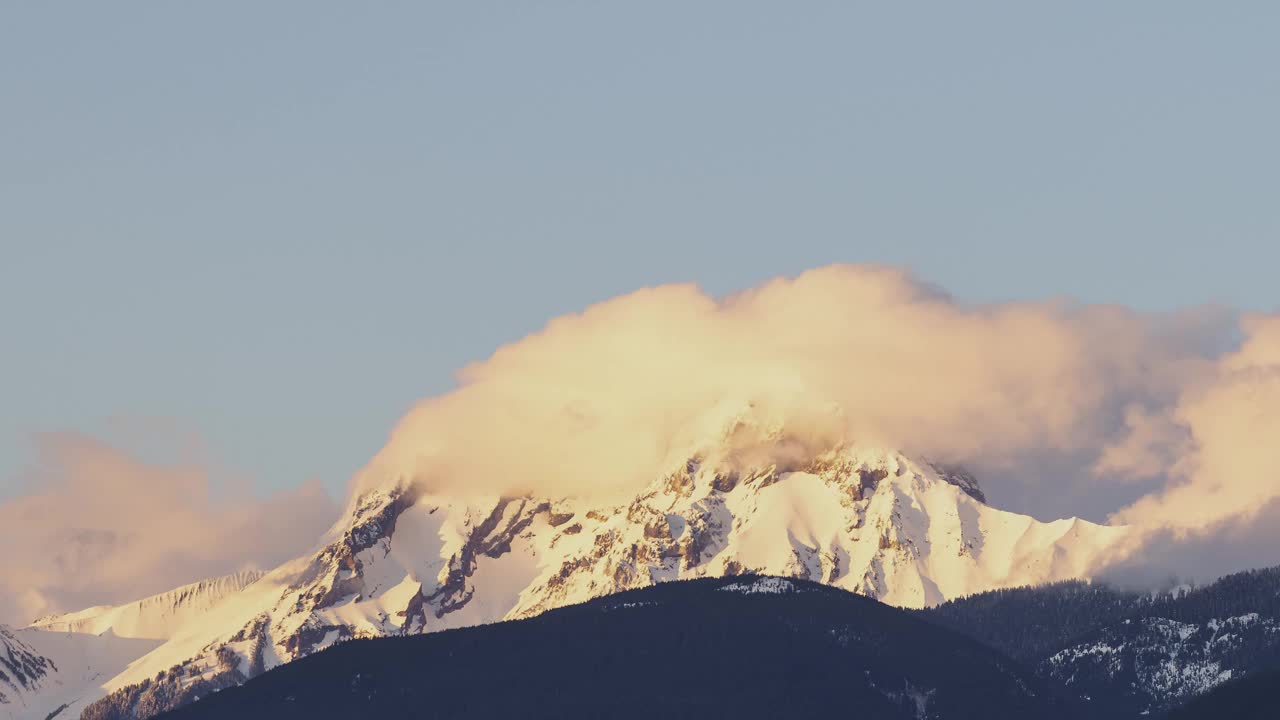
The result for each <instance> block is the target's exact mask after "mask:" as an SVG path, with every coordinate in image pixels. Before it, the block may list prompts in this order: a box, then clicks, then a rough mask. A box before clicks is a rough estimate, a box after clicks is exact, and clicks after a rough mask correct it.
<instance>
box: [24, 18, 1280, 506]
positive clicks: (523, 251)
mask: <svg viewBox="0 0 1280 720" xmlns="http://www.w3.org/2000/svg"><path fill="white" fill-rule="evenodd" d="M374 5H376V9H372V8H373V6H374ZM1278 37H1280V5H1277V4H1275V3H1273V2H1233V3H1204V2H1196V3H1191V2H1127V3H1115V2H1097V3H1055V4H1049V3H1028V2H1007V3H983V2H971V3H856V2H802V3H780V2H774V3H755V2H743V1H742V0H735V1H733V2H722V3H716V2H698V3H688V2H678V3H665V2H643V3H626V4H623V3H608V2H587V1H585V0H565V1H559V2H551V1H536V2H510V3H491V2H478V1H475V0H468V1H467V2H458V3H450V4H441V3H426V2H414V3H377V4H371V3H321V2H314V1H309V2H298V3H285V2H278V3H261V2H251V3H250V2H244V3H236V2H218V3H205V4H202V5H200V6H197V5H196V4H194V3H146V4H143V3H79V4H71V3H66V4H57V5H56V6H55V4H53V3H11V4H7V5H6V6H5V7H4V8H3V9H2V10H0V128H3V132H0V249H2V250H3V253H2V254H0V343H2V345H3V353H2V357H3V371H2V372H0V497H3V496H4V495H7V494H12V493H13V492H15V483H16V480H15V478H16V477H17V476H18V474H19V469H20V468H21V467H22V466H23V465H24V464H26V463H28V462H29V461H30V455H31V443H30V434H31V433H32V432H37V431H56V430H82V431H87V432H91V433H95V434H100V435H104V436H106V437H108V438H111V439H116V440H120V441H122V442H124V443H126V444H129V443H131V442H134V441H136V439H137V438H138V437H141V436H149V437H152V440H151V441H150V442H151V445H150V446H149V447H150V449H152V450H154V449H155V448H156V447H160V446H164V445H165V442H166V441H163V440H162V441H159V442H157V441H156V440H154V436H155V431H156V430H157V429H164V432H162V433H161V436H162V437H169V438H171V442H172V443H175V444H180V440H181V439H182V438H183V437H185V436H187V435H191V436H198V437H200V438H202V441H203V443H204V451H203V452H204V454H205V456H206V457H207V458H208V459H209V460H210V461H211V462H213V463H214V464H215V465H216V466H217V467H219V468H221V469H223V470H225V471H227V472H232V473H235V474H238V475H244V476H249V477H252V478H255V479H256V480H258V481H259V482H260V483H261V485H262V487H264V488H274V487H284V486H289V485H293V484H296V483H297V482H299V481H301V480H303V479H306V478H311V477H318V478H320V479H322V480H323V481H325V483H326V484H327V485H328V486H329V487H331V488H333V489H335V490H336V489H337V488H339V487H341V486H342V484H343V483H344V482H345V480H346V478H347V477H348V476H349V474H350V473H351V472H352V471H353V470H355V469H356V468H358V467H359V466H360V465H361V464H363V462H364V461H366V460H367V459H368V458H369V457H370V456H371V455H372V453H373V452H375V451H376V450H377V449H378V447H379V446H380V445H381V444H382V441H383V439H384V437H385V435H386V433H387V431H388V430H389V428H390V427H391V425H392V424H393V423H394V421H395V420H396V419H397V418H398V417H399V416H400V414H401V412H402V411H403V410H404V409H405V408H406V407H407V406H408V405H409V404H410V403H411V402H412V401H414V400H415V399H417V398H420V397H423V396H427V395H431V394H435V393H438V392H441V391H444V390H446V389H448V388H449V387H450V386H451V384H452V382H453V373H454V371H455V370H456V369H457V368H459V367H460V366H461V365H463V364H464V363H465V362H467V361H468V360H472V359H477V358H480V357H483V356H484V355H486V354H487V353H488V352H490V351H491V350H492V349H493V348H495V347H496V346H497V345H498V344H500V343H502V342H506V341H510V340H514V339H517V338H519V337H520V336H522V335H524V334H526V333H528V332H530V331H532V330H535V329H537V328H539V327H540V326H541V325H542V324H543V323H545V321H546V320H547V319H549V318H550V317H552V316H554V315H556V314H559V313H563V312H567V311H572V310H576V309H580V308H582V307H583V306H585V305H587V304H588V303H591V302H594V301H598V300H602V299H605V298H607V297H610V296H612V295H615V294H619V293H622V292H625V291H629V290H631V289H634V288H636V287H638V286H641V285H646V284H654V283H663V282H671V281H696V282H698V283H700V284H702V285H703V286H704V287H706V288H708V289H709V290H710V291H712V292H715V293H724V292H728V291H731V290H734V289H738V288H742V287H745V286H749V285H751V284H754V283H756V282H758V281H760V280H762V279H764V278H767V277H770V276H773V275H777V274H792V273H796V272H798V271H800V270H803V269H805V268H809V267H813V266H817V265H822V264H827V263H831V262H837V261H853V262H861V261H875V262H883V263H892V264H899V265H907V266H910V267H911V268H913V269H914V270H915V271H916V272H917V273H919V274H920V275H921V276H922V277H924V278H926V279H927V280H930V281H932V282H935V283H938V284H940V285H943V286H945V287H947V288H948V289H950V290H951V291H953V292H954V293H955V294H957V295H958V296H960V297H962V298H965V299H970V300H991V299H1005V298H1021V297H1042V296H1046V295H1058V294H1066V295H1071V296H1074V297H1078V298H1082V299H1085V300H1089V301H1105V302H1117V303H1125V304H1129V305H1135V306H1138V307H1142V308H1149V309H1167V308H1175V307H1180V306H1185V305H1193V304H1199V303H1206V302H1214V303H1222V304H1227V305H1230V306H1233V307H1241V308H1251V309H1272V308H1275V307H1276V306H1277V304H1278V301H1280V294H1278V291H1277V289H1276V287H1277V286H1276V281H1275V274H1276V267H1277V264H1278V263H1280V141H1278V140H1277V130H1276V128H1278V127H1280V43H1277V42H1276V38H1278ZM174 428H176V430H174Z"/></svg>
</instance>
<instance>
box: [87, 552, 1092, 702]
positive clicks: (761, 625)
mask: <svg viewBox="0 0 1280 720" xmlns="http://www.w3.org/2000/svg"><path fill="white" fill-rule="evenodd" d="M131 699H132V698H131V695H130V693H129V692H126V693H122V694H119V695H117V696H113V699H111V700H108V701H103V702H102V703H99V704H98V705H96V706H94V708H91V711H90V712H89V713H86V715H85V717H86V719H87V720H98V719H99V718H111V717H121V716H123V715H125V714H127V712H125V711H126V710H127V708H126V707H125V706H127V705H128V703H129V702H130V701H131ZM1078 712H1079V708H1077V707H1076V706H1074V705H1073V704H1072V701H1071V700H1070V699H1068V698H1067V697H1066V696H1065V695H1064V694H1062V693H1060V692H1058V691H1057V690H1055V689H1054V687H1053V686H1052V685H1051V684H1049V683H1046V682H1044V681H1042V680H1040V679H1038V678H1036V677H1035V675H1034V673H1032V672H1030V671H1028V670H1027V669H1025V668H1023V667H1022V666H1020V665H1019V664H1018V663H1016V662H1014V661H1013V660H1011V659H1010V658H1008V657H1006V656H1004V655H1002V654H1001V653H999V652H996V651H994V650H991V649H989V648H987V647H985V646H983V645H981V644H979V643H977V642H974V641H972V640H970V639H968V638H966V637H964V636H963V635H960V634H958V633H954V632H951V631H949V630H946V629H944V628H940V627H938V626H936V625H933V624H931V623H928V622H925V621H922V620H919V619H917V618H914V617H912V616H911V615H910V614H908V613H906V612H904V611H902V610H899V609H896V608H893V607H889V606H887V605H883V604H881V603H878V602H876V601H874V600H870V599H867V598H864V597H859V596H856V595H853V594H851V593H848V592H845V591H842V590H838V589H834V588H830V587H827V586H823V585H819V584H816V583H812V582H808V581H803V580H793V579H781V578H771V577H757V576H743V577H737V578H724V579H703V580H691V581H687V582H673V583H667V584H664V585H660V586H655V587H651V588H646V589H641V590H633V591H629V592H624V593H621V594H617V595H612V596H609V597H606V598H599V599H596V600H591V601H589V602H586V603H584V604H580V605H574V606H571V607H566V608H561V609H558V610H552V611H550V612H546V613H543V614H541V615H539V616H537V617H535V618H532V619H527V620H520V621H515V622H506V623H498V624H494V625H486V626H479V627H474V628H466V629H460V630H452V631H448V632H441V633H432V634H430V635H425V636H419V637H400V638H386V639H378V640H354V641H350V642H345V643H339V644H338V645H336V646H334V647H332V648H329V649H327V650H325V651H324V652H320V653H317V654H315V655H313V656H311V657H308V658H305V659H302V660H300V661H298V662H295V663H291V664H289V665H286V666H284V667H281V668H278V669H276V670H273V671H271V672H268V673H265V674H264V675H262V676H261V677H258V678H256V679H253V680H250V681H249V682H248V683H247V684H245V685H244V686H242V687H237V688H231V689H227V690H223V691H222V692H219V693H217V694H215V695H212V696H210V697H207V698H204V699H203V700H201V701H199V702H197V703H194V704H192V705H188V706H186V707H183V708H181V709H179V710H177V711H175V712H173V713H171V714H168V715H165V716H163V717H165V718H172V719H173V720H200V719H201V718H238V719H241V720H255V719H257V718H263V719H264V720H265V719H270V720H282V719H285V718H307V719H308V720H314V719H315V718H324V717H383V718H391V717H421V718H433V717H439V718H456V717H547V718H550V717H610V718H645V719H650V718H657V717H733V718H778V717H836V716H848V715H853V716H856V717H859V718H868V719H869V720H876V719H883V720H930V719H938V720H943V719H945V720H965V719H968V718H973V719H974V720H977V719H978V718H982V719H983V720H990V719H992V718H1037V719H1042V720H1053V719H1054V718H1069V717H1079V714H1078Z"/></svg>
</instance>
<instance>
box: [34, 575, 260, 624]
mask: <svg viewBox="0 0 1280 720" xmlns="http://www.w3.org/2000/svg"><path fill="white" fill-rule="evenodd" d="M263 575H264V573H262V572H258V571H253V570H247V571H244V572H238V573H233V574H231V575H224V576H222V577H216V578H210V579H208V580H201V581H200V582H196V583H192V584H190V585H183V586H182V587H178V588H174V589H173V590H169V591H167V592H163V593H160V594H158V595H152V596H151V597H147V598H143V599H141V600H138V601H136V602H131V603H125V604H123V605H115V606H105V607H93V608H88V609H87V610H81V611H79V612H74V613H66V614H62V615H49V616H46V617H42V618H40V619H38V620H36V621H35V622H33V623H31V625H30V627H32V628H36V629H39V630H48V631H52V632H69V633H82V634H88V635H100V634H102V633H104V632H107V631H111V632H112V633H114V634H116V635H118V636H120V637H127V638H149V639H155V640H167V639H169V638H170V637H172V636H173V634H174V633H175V632H176V631H177V630H178V628H180V627H182V626H183V624H185V623H186V622H188V621H190V620H192V619H197V618H200V617H201V616H203V615H204V614H205V613H206V612H208V611H209V610H210V609H212V608H213V607H214V606H215V605H217V604H218V603H220V602H222V599H223V598H225V597H227V596H228V595H231V594H233V593H237V592H240V591H241V590H243V589H244V588H245V587H247V586H248V585H250V584H252V583H254V582H256V581H257V580H258V578H260V577H262V576H263Z"/></svg>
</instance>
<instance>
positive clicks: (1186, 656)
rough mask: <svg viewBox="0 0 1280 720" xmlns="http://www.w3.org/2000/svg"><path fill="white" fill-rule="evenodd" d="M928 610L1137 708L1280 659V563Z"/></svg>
mask: <svg viewBox="0 0 1280 720" xmlns="http://www.w3.org/2000/svg"><path fill="white" fill-rule="evenodd" d="M921 615H922V616H923V617H925V618H928V619H933V620H934V621H935V622H939V623H940V624H942V625H944V626H947V627H951V628H953V629H955V630H957V631H960V632H964V633H966V634H969V635H970V636H972V637H974V638H976V639H979V640H981V641H983V642H985V643H988V644H990V645H992V646H993V647H996V648H999V649H1001V650H1003V651H1005V652H1007V653H1009V654H1010V655H1011V656H1013V657H1015V658H1017V659H1019V660H1021V661H1023V662H1026V663H1029V664H1030V665H1032V666H1034V667H1035V668H1036V670H1037V672H1038V674H1039V675H1040V676H1041V677H1043V678H1046V679H1049V680H1055V681H1058V682H1061V683H1063V684H1064V685H1065V686H1067V687H1068V688H1070V689H1071V690H1072V691H1073V692H1075V693H1077V694H1080V695H1083V696H1088V697H1091V698H1094V699H1095V700H1097V701H1098V702H1100V703H1105V704H1106V705H1108V706H1109V707H1111V708H1114V709H1115V710H1116V711H1117V712H1120V713H1122V714H1127V715H1128V716H1134V715H1137V714H1139V713H1143V712H1150V713H1159V712H1162V711H1165V710H1168V709H1169V708H1171V707H1174V706H1176V705H1179V704H1181V703H1183V702H1186V701H1187V700H1189V699H1191V698H1193V697H1195V696H1197V695H1200V694H1202V693H1204V692H1206V691H1208V690H1210V689H1212V688H1214V687H1216V686H1218V685H1221V684H1222V683H1224V682H1226V681H1228V680H1231V679H1233V678H1239V677H1242V676H1248V675H1249V674H1250V673H1254V672H1258V671H1262V670H1265V669H1268V668H1271V667H1275V666H1278V665H1280V568H1270V569H1265V570H1251V571H1248V572H1244V573H1238V574H1235V575H1229V576H1226V577H1224V578H1221V579H1220V580H1218V581H1217V582H1214V583H1212V584H1210V585H1207V586H1204V587H1199V588H1187V587H1182V588H1177V589H1175V590H1172V591H1167V592H1161V593H1126V592H1122V591H1118V590H1115V589H1112V588H1108V587H1105V586H1096V585H1088V584H1085V583H1080V582H1072V583H1061V584H1057V585H1053V586H1049V587H1042V588H1022V589H1014V590H1001V591H996V592H990V593H984V594H981V595H978V596H975V597H970V598H964V599H960V600H956V601H953V602H949V603H946V604H943V605H940V606H938V607H936V608H932V609H930V610H926V611H923V612H922V613H921Z"/></svg>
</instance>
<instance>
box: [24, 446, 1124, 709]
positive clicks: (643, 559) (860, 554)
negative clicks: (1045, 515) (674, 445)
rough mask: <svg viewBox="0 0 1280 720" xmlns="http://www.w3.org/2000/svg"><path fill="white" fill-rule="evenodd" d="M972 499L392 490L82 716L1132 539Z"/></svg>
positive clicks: (858, 455) (839, 492)
mask: <svg viewBox="0 0 1280 720" xmlns="http://www.w3.org/2000/svg"><path fill="white" fill-rule="evenodd" d="M983 500H984V498H983V495H982V493H981V491H980V489H979V488H978V486H977V483H976V481H975V480H974V479H973V478H972V477H971V476H970V475H968V474H966V473H964V472H962V471H958V470H950V469H946V468H940V467H935V466H933V465H931V464H929V463H927V462H922V461H916V460H912V459H910V458H908V457H906V456H904V455H902V454H900V453H897V452H889V451H880V450H868V449H865V448H855V447H841V448H837V449H835V450H832V451H830V452H828V453H826V454H823V455H821V456H819V457H817V458H816V459H814V460H811V461H807V462H805V463H804V464H803V465H800V466H796V467H779V466H777V465H773V464H771V465H768V466H764V467H754V468H747V469H744V468H738V469H736V470H733V469H728V467H727V466H726V465H723V464H717V463H715V462H712V461H707V460H704V459H702V458H693V459H690V460H689V461H688V462H686V463H684V464H683V466H682V467H678V468H677V469H675V470H674V471H673V472H670V473H669V474H667V475H665V476H663V477H659V478H656V479H655V480H654V481H653V482H652V483H651V484H650V485H649V486H648V487H647V488H645V489H644V490H643V491H641V492H640V493H638V494H636V495H635V496H634V498H632V499H631V500H630V501H629V502H625V503H620V504H599V503H590V502H585V501H581V500H573V499H554V500H552V499H540V498H533V497H473V498H458V497H445V496H441V495H437V494H432V493H429V492H422V491H420V490H418V489H417V488H415V487H414V486H411V485H408V484H403V483H401V484H393V485H392V486H391V487H384V488H382V489H376V490H372V491H369V492H366V493H364V494H363V495H361V496H359V497H358V498H357V499H356V501H355V502H354V503H353V504H352V507H351V508H350V510H349V512H348V513H347V515H346V517H345V518H344V519H343V520H342V521H341V522H340V523H339V524H338V525H336V526H335V528H334V530H333V531H331V533H330V536H329V538H328V539H327V541H326V542H325V543H324V544H323V546H322V547H320V549H319V550H318V551H317V552H316V553H314V554H313V555H311V556H308V557H303V558H299V559H297V560H295V561H292V562H289V563H286V564H284V565H283V566H281V567H279V568H276V569H275V570H273V571H272V572H270V573H268V574H267V575H265V576H263V577H262V578H260V579H258V580H257V581H256V582H253V583H251V584H248V585H247V586H246V587H244V588H243V589H242V590H240V591H238V592H233V593H231V594H229V595H227V596H226V597H225V598H223V599H222V600H221V601H220V602H217V603H214V604H212V605H210V606H209V607H207V608H205V609H203V610H202V611H201V612H200V616H199V621H198V622H191V623H176V625H175V626H166V629H167V631H169V632H170V633H171V634H170V635H169V636H168V637H167V638H166V640H165V642H164V643H163V644H161V645H160V646H159V647H156V648H155V649H154V650H151V651H150V652H148V653H147V654H146V655H145V656H144V657H141V658H140V659H139V660H138V661H137V662H135V663H133V664H131V665H130V666H129V667H128V668H127V669H124V671H123V672H120V673H118V674H117V675H115V676H114V677H112V678H110V679H109V680H107V681H106V682H105V683H103V685H102V691H103V692H106V693H111V697H109V698H107V699H104V700H103V701H101V702H99V703H96V704H94V705H93V706H91V707H89V708H88V711H87V712H86V713H85V717H86V718H124V717H140V716H145V715H148V714H152V713H154V712H158V711H160V710H163V709H165V708H167V707H172V706H174V705H178V704H182V703H185V702H189V701H191V700H194V699H196V698H198V697H200V696H202V695H205V694H208V693H209V692H213V691H215V690H217V689H220V688H223V687H227V686H230V685H234V684H238V683H240V682H243V681H244V680H245V679H247V678H248V677H252V676H254V675H257V674H259V673H261V672H263V671H264V670H266V669H270V668H272V667H274V666H276V665H279V664H281V663H285V662H288V661H290V660H293V659H295V658H298V657H301V656H304V655H308V654H311V653H314V652H316V651H318V650H321V649H323V648H325V647H328V646H330V645H332V644H334V643H336V642H338V641H340V640H343V639H347V638H353V637H365V636H384V635H395V634H413V633H422V632H431V631H435V630H441V629H445V628H451V627H459V626H465V625H475V624H481V623H488V622H494V621H497V620H502V619H510V618H521V617H528V616H532V615H536V614H539V613H541V612H542V611H544V610H547V609H549V608H553V607H559V606H563V605H568V604H572V603H576V602H581V601H584V600H588V599H590V598H594V597H598V596H601V595H606V594H609V593H613V592H617V591H620V590H626V589H631V588H639V587H644V586H647V585H651V584H654V583H658V582H662V581H665V580H672V579H676V578H690V577H702V576H721V575H734V574H741V573H746V572H754V573H761V574H769V575H782V576H790V577H798V578H804V579H809V580H814V581H818V582H822V583H826V584H830V585H834V586H838V587H841V588H845V589H848V590H852V591H854V592H858V593H861V594H864V595H868V596H871V597H874V598H878V599H881V600H884V601H886V602H889V603H892V604H896V605H902V606H910V607H920V606H923V605H928V604H933V603H937V602H940V601H942V600H945V599H948V598H952V597H956V596H959V595H964V594H969V593H973V592H978V591H981V590H986V589H990V588H995V587H1004V586H1009V585H1019V584H1027V583H1038V582H1044V581H1047V580H1054V579H1059V578H1066V577H1074V576H1078V575H1081V574H1085V573H1087V572H1088V570H1089V569H1090V567H1091V565H1092V564H1093V563H1094V562H1095V561H1096V560H1097V558H1098V557H1099V556H1100V554H1102V553H1105V552H1106V551H1107V550H1108V548H1111V547H1113V546H1114V545H1115V544H1116V543H1118V542H1119V541H1120V540H1121V538H1123V537H1124V536H1125V535H1126V530H1125V529H1123V528H1114V527H1105V526H1099V525H1094V524H1091V523H1088V522H1084V521H1081V520H1077V519H1069V520H1059V521H1056V522H1051V523H1042V522H1038V521H1036V520H1035V519H1033V518H1030V517H1026V516H1023V515H1017V514H1013V513H1008V512H1003V511H1000V510H996V509H994V508H992V507H989V506H988V505H986V504H985V503H984V501H983ZM102 617H105V615H104V614H103V613H101V612H90V613H78V614H76V615H75V616H64V617H63V618H60V619H54V620H45V621H43V622H44V623H45V624H46V625H48V624H50V623H54V624H57V623H64V624H65V623H77V622H91V618H102ZM62 626H63V625H59V627H62ZM89 627H93V628H96V627H98V626H97V625H92V624H90V625H89ZM85 704H86V703H84V702H81V703H79V704H75V705H72V706H71V707H69V708H68V712H69V714H74V713H79V712H80V709H81V708H82V707H84V706H85Z"/></svg>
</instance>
